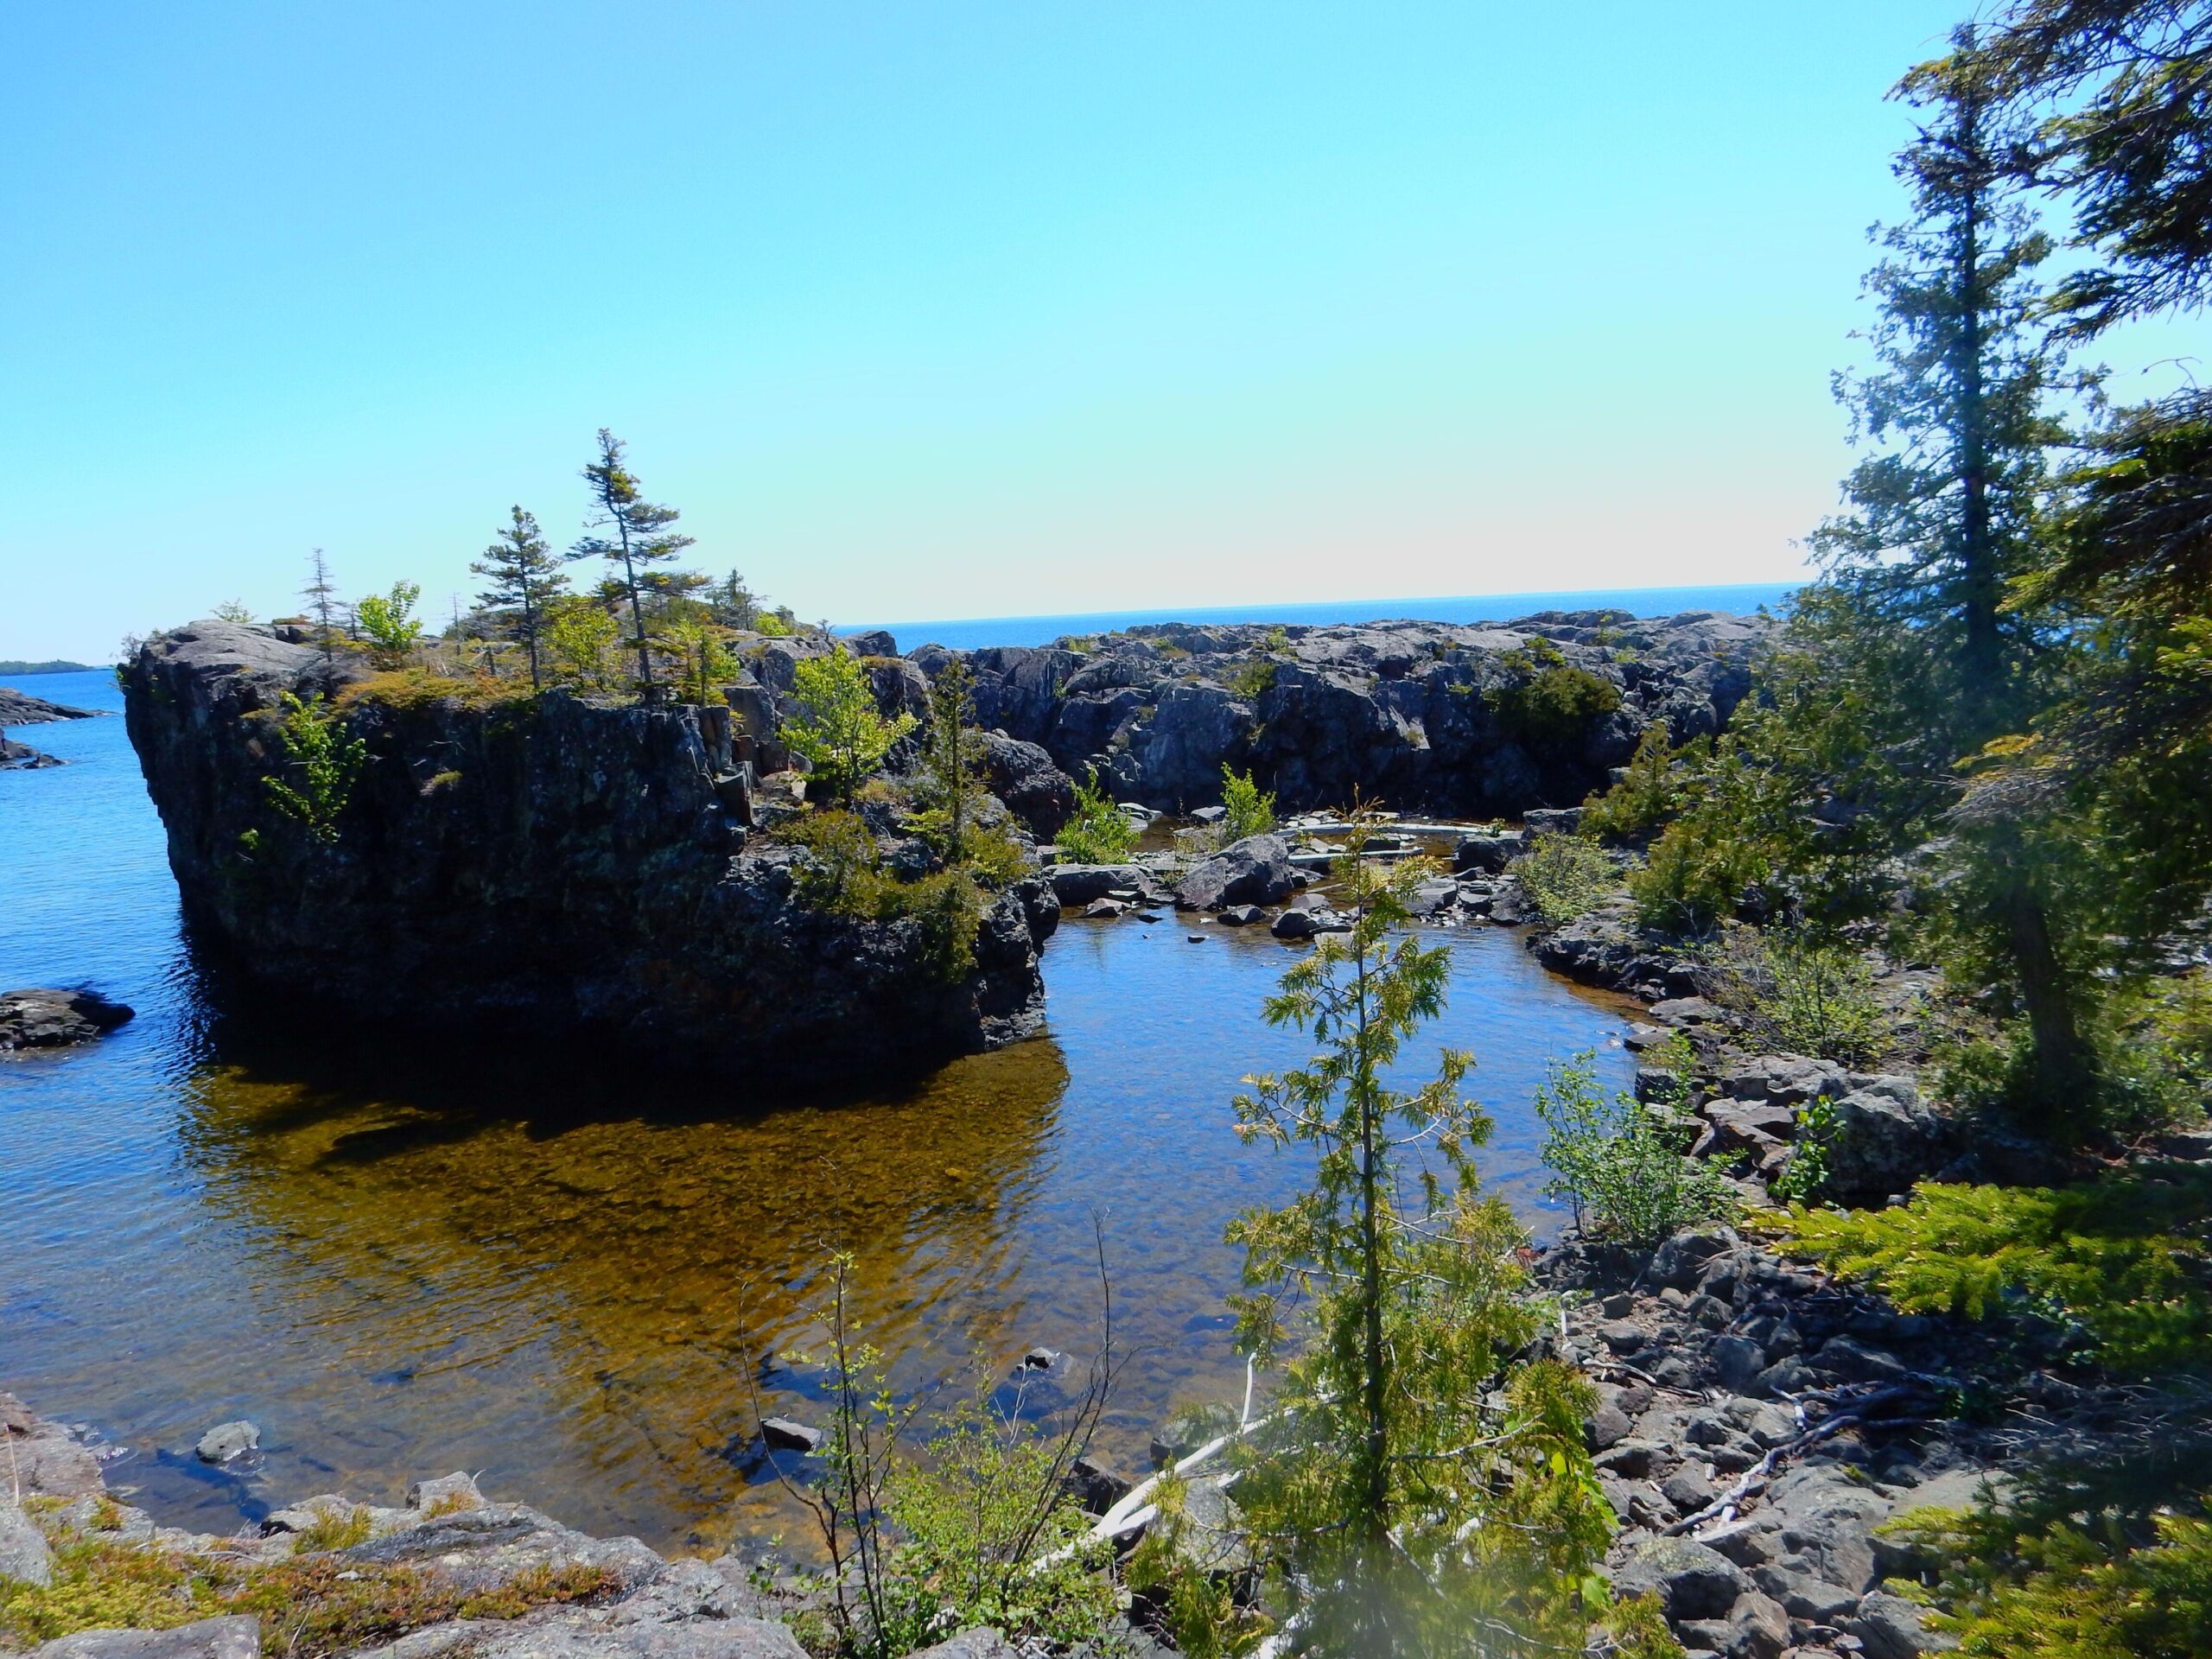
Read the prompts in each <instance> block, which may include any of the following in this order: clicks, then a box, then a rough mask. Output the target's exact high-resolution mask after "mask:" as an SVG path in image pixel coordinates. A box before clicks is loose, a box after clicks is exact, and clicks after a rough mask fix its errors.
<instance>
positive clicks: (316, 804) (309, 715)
mask: <svg viewBox="0 0 2212 1659" xmlns="http://www.w3.org/2000/svg"><path fill="white" fill-rule="evenodd" d="M278 695H279V696H280V698H281V699H282V707H283V713H282V714H281V715H279V716H278V718H277V738H278V740H279V741H281V742H282V743H283V746H284V754H285V762H284V770H285V771H286V772H288V773H289V774H290V775H289V777H277V776H275V775H271V776H269V777H265V778H264V779H262V780H261V782H262V786H263V787H264V789H266V790H267V791H269V802H270V805H272V806H274V807H275V808H276V809H277V810H278V811H279V812H281V813H283V815H284V816H285V817H288V818H290V819H292V820H293V821H294V822H295V823H298V824H299V825H300V826H301V827H302V829H305V830H306V831H307V832H308V835H309V836H312V837H313V838H314V839H315V840H316V841H318V842H321V843H322V844H323V845H325V846H329V845H330V844H331V843H333V842H335V841H336V840H337V839H338V815H339V814H340V812H341V811H343V810H345V807H346V801H347V799H348V798H351V796H352V795H353V782H354V780H355V779H357V778H359V776H360V775H361V768H362V767H363V766H366V765H367V764H368V759H369V747H368V745H367V744H366V743H365V742H363V741H361V740H360V739H359V738H358V737H355V736H353V735H352V734H350V733H349V732H347V731H346V727H345V724H344V722H343V721H341V720H340V717H339V715H338V713H337V711H336V710H335V709H333V708H332V707H331V706H330V705H329V704H328V703H327V702H324V701H323V700H322V699H321V697H311V698H309V699H308V701H307V702H301V701H300V700H299V698H297V697H296V696H293V695H292V694H291V693H290V692H289V691H285V692H281V693H279V694H278Z"/></svg>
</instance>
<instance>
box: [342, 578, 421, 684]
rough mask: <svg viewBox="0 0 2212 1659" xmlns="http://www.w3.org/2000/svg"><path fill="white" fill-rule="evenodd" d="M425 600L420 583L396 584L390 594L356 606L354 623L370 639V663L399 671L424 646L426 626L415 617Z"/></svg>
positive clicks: (378, 596)
mask: <svg viewBox="0 0 2212 1659" xmlns="http://www.w3.org/2000/svg"><path fill="white" fill-rule="evenodd" d="M422 597H423V588H422V584H421V583H420V582H393V583H392V584H391V592H390V593H389V594H370V595H369V596H368V597H367V598H365V599H364V600H363V601H361V602H360V603H359V604H358V605H356V606H355V607H353V620H355V621H357V622H359V624H360V626H361V632H363V633H365V634H366V635H367V636H368V639H369V658H370V660H371V661H372V662H374V663H375V664H376V665H377V666H378V668H397V667H398V666H399V665H400V664H402V663H404V662H405V661H406V660H407V654H408V653H409V652H411V651H413V650H414V649H415V647H416V645H420V644H421V643H422V640H423V625H422V623H421V622H419V621H418V620H416V616H415V602H416V601H417V600H419V599H421V598H422Z"/></svg>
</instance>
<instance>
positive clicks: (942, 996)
mask: <svg viewBox="0 0 2212 1659" xmlns="http://www.w3.org/2000/svg"><path fill="white" fill-rule="evenodd" d="M349 672H351V673H358V671H349V670H348V669H347V668H346V665H345V664H344V661H343V659H342V658H341V659H340V664H339V667H338V669H337V670H336V671H335V674H336V677H337V678H338V679H343V678H344V677H346V676H347V675H348V673H349ZM123 678H124V710H125V715H126V718H127V720H128V722H129V727H130V739H131V741H132V743H133V745H134V746H135V747H136V748H137V752H138V756H139V762H140V765H141V767H142V769H143V772H144V773H145V777H146V783H147V788H148V791H149V793H150V794H151V795H152V797H153V798H154V803H155V804H156V807H157V808H158V809H159V810H160V812H161V816H162V823H163V824H164V826H165V827H166V829H167V830H168V854H169V863H170V867H171V868H172V869H173V870H174V871H175V874H176V878H177V882H178V886H179V887H180V888H181V892H182V894H183V898H184V902H185V906H186V908H187V911H188V914H189V915H190V916H191V918H193V920H194V923H195V925H198V926H199V927H200V929H201V930H202V931H204V932H205V933H207V934H208V935H210V936H212V937H213V938H214V939H215V940H216V941H218V942H219V943H220V944H222V945H224V946H226V947H228V950H229V952H230V954H232V955H233V956H235V957H236V958H237V959H238V963H240V965H241V966H242V967H243V968H244V969H245V971H246V972H247V973H248V974H249V975H250V976H251V977H252V978H253V979H255V980H256V981H257V982H259V983H260V984H261V985H263V986H264V987H266V988H270V989H273V990H275V991H277V992H280V993H298V994H302V995H310V996H314V997H317V998H321V999H324V1000H326V1001H329V1002H331V1003H333V1004H335V1005H336V1006H338V1007H342V1008H344V1009H346V1010H348V1011H350V1012H352V1013H354V1014H360V1015H365V1016H368V1017H372V1018H378V1019H397V1020H406V1021H408V1022H410V1023H411V1024H416V1025H428V1026H435V1027H446V1028H448V1029H454V1028H458V1029H461V1030H464V1031H489V1032H496V1033H503V1034H526V1035H530V1036H532V1037H539V1038H557V1039H581V1040H582V1041H585V1042H588V1043H594V1044H609V1043H611V1044H615V1045H619V1046H621V1047H622V1048H624V1049H625V1050H626V1051H627V1052H630V1053H632V1055H638V1054H642V1055H645V1056H647V1057H650V1058H656V1059H659V1060H663V1061H667V1062H672V1063H690V1064H700V1065H722V1064H730V1065H747V1066H767V1067H772V1068H778V1069H783V1068H791V1069H803V1070H804V1071H808V1072H810V1073H821V1072H823V1071H845V1070H855V1069H859V1068H863V1067H873V1066H880V1065H886V1064H896V1063H899V1062H902V1061H906V1062H921V1061H925V1060H928V1059H931V1058H938V1057H942V1056H944V1055H945V1054H948V1053H951V1052H961V1051H964V1050H972V1049H976V1048H980V1047H984V1046H992V1045H995V1044H997V1043H1000V1042H1002V1041H1007V1040H1010V1039H1014V1038H1016V1037H1019V1036H1022V1035H1025V1034H1027V1033H1029V1032H1031V1031H1033V1029H1034V1028H1035V1027H1036V1024H1037V1022H1038V1020H1039V1017H1040V1015H1041V1009H1042V997H1043V992H1042V987H1041V983H1040V981H1039V974H1038V961H1037V953H1038V950H1039V947H1040V946H1041V944H1043V942H1044V939H1045V938H1046V936H1047V935H1048V934H1049V933H1050V932H1051V931H1052V926H1053V925H1054V924H1055V923H1056V922H1057V920H1058V906H1057V905H1056V904H1055V902H1054V901H1053V899H1052V893H1051V890H1050V888H1049V887H1046V886H1044V885H1043V884H1042V883H1041V882H1038V881H1034V880H1028V881H1020V882H1017V883H1015V884H1014V885H1013V886H1012V887H1007V888H1006V889H1005V890H1003V891H1000V892H997V893H990V894H987V895H986V902H985V904H984V905H983V906H982V914H981V918H980V920H979V922H978V925H977V926H976V932H975V935H974V938H973V950H972V958H973V960H972V966H969V965H968V964H967V963H964V962H963V963H962V964H961V966H960V968H959V969H958V970H957V972H953V973H950V974H949V973H948V972H947V970H946V968H945V962H946V953H945V952H944V950H943V948H942V942H941V941H938V940H933V939H932V938H931V936H930V929H929V923H928V918H915V917H908V918H899V919H896V920H891V921H874V920H865V919H859V918H851V917H847V916H842V915H835V914H829V913H826V912H824V911H823V909H821V908H818V907H815V906H810V904H809V903H807V902H806V901H805V900H804V899H803V898H802V897H801V895H800V894H799V893H798V891H797V886H796V880H795V878H796V876H797V875H798V868H799V866H800V862H801V861H802V859H803V858H804V854H802V853H801V852H800V851H798V849H794V848H793V847H791V846H789V845H785V844H783V843H781V842H778V841H776V840H775V839H773V838H772V837H770V836H764V835H762V834H760V833H759V832H758V831H753V830H748V829H747V827H746V825H745V824H744V823H743V822H741V815H740V812H739V811H736V810H733V808H734V807H741V804H742V803H741V798H740V797H739V796H738V795H737V794H736V793H735V791H734V787H733V785H734V779H735V768H734V761H733V757H732V730H731V723H732V722H731V719H730V715H729V712H728V710H724V709H698V708H694V707H690V706H680V705H677V706H659V707H653V708H645V707H636V706H628V707H608V706H601V705H599V704H595V703H593V702H587V701H582V700H579V699H577V698H575V697H571V696H568V695H566V694H564V693H561V692H549V693H547V694H545V695H544V696H541V697H537V698H534V699H518V700H510V701H502V702H491V703H489V704H472V703H469V702H464V701H458V700H454V699H451V698H441V697H437V696H406V695H399V694H394V695H391V696H378V695H370V696H364V695H361V694H360V690H359V688H356V689H355V690H353V691H351V692H348V691H347V690H346V688H345V687H343V686H342V685H340V684H338V683H334V677H333V672H332V671H330V670H329V669H327V667H326V665H325V664H324V663H323V660H322V658H321V656H320V655H319V654H318V653H317V652H315V651H314V650H313V649H311V648H309V647H307V646H303V645H290V644H287V643H285V642H283V641H282V640H279V639H276V638H274V637H273V636H271V635H270V634H268V633H265V632H258V631H256V630H253V629H249V628H244V627H238V626H231V625H228V624H224V623H219V622H202V623H195V624H194V625H193V626H190V627H187V628H181V629H178V630H176V631H175V632H170V633H167V634H163V635H160V636H157V637H156V638H155V639H151V640H149V641H148V642H147V643H146V644H145V645H144V646H143V648H142V649H141V650H140V651H139V652H138V654H137V657H136V658H134V659H133V660H132V661H131V662H130V664H126V666H125V670H124V677H123ZM286 692H291V693H295V694H296V695H298V696H315V695H317V694H324V695H330V694H335V695H336V699H337V702H338V705H339V706H340V708H341V709H342V715H341V721H340V727H341V728H342V729H340V730H338V731H337V732H336V733H335V735H337V736H339V737H340V739H341V740H347V741H350V740H358V741H359V742H360V743H361V744H362V745H363V746H364V747H365V753H364V759H363V761H362V763H361V765H360V766H359V769H358V775H357V776H356V777H354V778H353V780H352V781H351V782H350V784H349V785H348V786H347V788H346V791H345V796H344V800H343V804H342V806H341V807H340V809H339V810H338V811H337V812H336V815H335V817H334V820H333V822H332V824H331V829H332V830H333V831H334V836H332V837H330V838H325V837H321V836H317V835H315V834H314V833H312V832H311V830H310V829H309V828H308V826H307V825H306V824H304V823H301V822H299V821H297V820H296V819H295V818H293V817H288V816H286V815H285V814H284V813H283V812H281V811H278V810H275V807H274V804H273V801H272V791H270V787H269V785H268V783H267V782H266V781H264V780H267V779H278V780H280V781H283V780H286V779H289V780H290V781H292V782H294V783H296V784H298V783H303V781H304V779H303V778H302V769H301V768H300V766H298V765H297V757H296V756H292V755H290V754H289V753H288V749H287V746H286V743H285V741H284V739H283V735H282V733H281V715H280V709H281V703H282V698H283V694H284V693H286ZM959 954H960V955H961V956H963V957H965V956H967V955H968V954H969V953H967V952H962V953H959Z"/></svg>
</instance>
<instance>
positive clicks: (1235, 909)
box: [1219, 905, 1268, 927]
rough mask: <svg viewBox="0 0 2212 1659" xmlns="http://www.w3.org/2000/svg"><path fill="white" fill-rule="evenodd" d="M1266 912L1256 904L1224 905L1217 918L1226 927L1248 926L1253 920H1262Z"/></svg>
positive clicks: (1265, 916)
mask: <svg viewBox="0 0 2212 1659" xmlns="http://www.w3.org/2000/svg"><path fill="white" fill-rule="evenodd" d="M1267 919H1268V912H1265V911H1264V910H1262V909H1261V908H1260V907H1259V906H1257V905H1224V906H1222V909H1221V915H1220V918H1219V920H1220V921H1221V922H1222V924H1223V925H1224V926H1227V927H1249V926H1250V925H1252V924H1253V923H1255V922H1264V921H1265V920H1267Z"/></svg>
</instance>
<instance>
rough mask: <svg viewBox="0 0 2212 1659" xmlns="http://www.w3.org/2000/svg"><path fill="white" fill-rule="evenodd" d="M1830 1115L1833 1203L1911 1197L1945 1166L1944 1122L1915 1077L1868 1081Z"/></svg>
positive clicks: (1828, 1144)
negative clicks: (1923, 1180) (1923, 1095)
mask: <svg viewBox="0 0 2212 1659" xmlns="http://www.w3.org/2000/svg"><path fill="white" fill-rule="evenodd" d="M1829 1111H1830V1114H1831V1116H1830V1118H1829V1127H1828V1129H1827V1134H1826V1135H1824V1136H1823V1138H1822V1139H1823V1145H1824V1146H1825V1148H1826V1154H1827V1185H1826V1187H1825V1189H1824V1191H1825V1193H1826V1195H1827V1196H1828V1197H1832V1198H1843V1199H1846V1200H1848V1199H1852V1198H1887V1197H1889V1196H1890V1195H1891V1194H1893V1193H1897V1192H1906V1191H1909V1190H1910V1188H1911V1186H1912V1184H1913V1183H1914V1182H1915V1181H1916V1180H1918V1179H1920V1178H1921V1177H1922V1176H1923V1175H1927V1174H1930V1173H1933V1172H1934V1171H1935V1170H1936V1168H1937V1167H1938V1166H1941V1164H1942V1161H1943V1151H1944V1140H1945V1134H1944V1122H1943V1120H1942V1118H1941V1117H1939V1116H1937V1115H1936V1112H1935V1111H1934V1110H1932V1109H1930V1108H1929V1106H1928V1105H1927V1104H1926V1103H1924V1102H1923V1101H1922V1099H1921V1098H1920V1090H1919V1089H1918V1087H1917V1086H1916V1084H1914V1082H1913V1080H1912V1079H1911V1078H1910V1077H1873V1078H1871V1079H1868V1080H1866V1082H1864V1083H1863V1084H1861V1086H1859V1087H1858V1088H1856V1089H1854V1090H1852V1092H1851V1093H1849V1094H1847V1095H1845V1096H1842V1098H1840V1099H1839V1100H1837V1101H1836V1102H1835V1103H1834V1105H1833V1106H1831V1107H1830V1108H1829Z"/></svg>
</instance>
